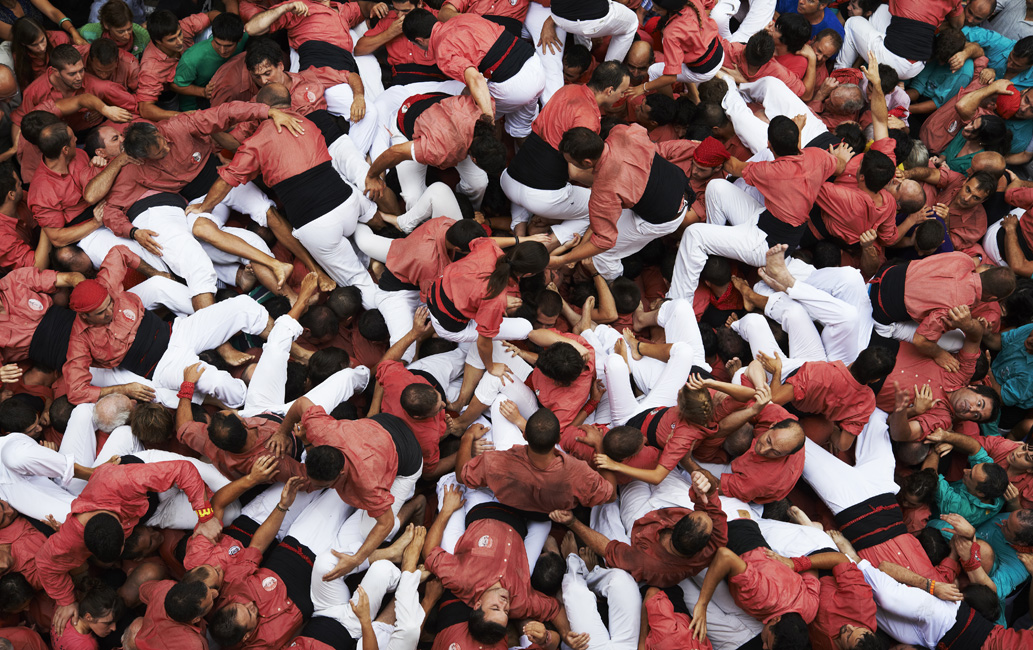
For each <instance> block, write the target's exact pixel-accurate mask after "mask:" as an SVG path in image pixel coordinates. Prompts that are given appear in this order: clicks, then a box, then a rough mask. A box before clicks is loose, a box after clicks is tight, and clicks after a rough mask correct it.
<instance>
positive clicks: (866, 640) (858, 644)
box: [851, 632, 886, 650]
mask: <svg viewBox="0 0 1033 650" xmlns="http://www.w3.org/2000/svg"><path fill="white" fill-rule="evenodd" d="M851 650H886V642H885V641H883V640H882V638H881V637H880V636H879V635H878V634H876V633H875V632H868V633H867V634H865V635H862V636H861V638H859V639H858V640H857V641H855V642H854V647H853V648H851Z"/></svg>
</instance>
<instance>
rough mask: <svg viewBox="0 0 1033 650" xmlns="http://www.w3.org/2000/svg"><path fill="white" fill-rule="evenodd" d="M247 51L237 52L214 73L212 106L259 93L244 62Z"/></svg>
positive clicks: (241, 4) (241, 7)
mask: <svg viewBox="0 0 1033 650" xmlns="http://www.w3.org/2000/svg"><path fill="white" fill-rule="evenodd" d="M240 11H241V18H242V19H243V20H248V19H247V18H244V14H243V11H244V2H241V3H240ZM245 56H247V52H241V53H240V54H235V55H233V56H232V57H230V58H229V59H227V61H226V63H223V64H222V65H221V66H219V69H218V70H216V71H215V74H214V75H212V80H211V81H210V82H209V83H210V84H211V85H212V87H213V88H214V89H215V90H214V91H212V97H211V99H210V100H209V101H210V102H211V105H212V108H215V107H216V106H221V105H222V104H225V103H226V102H236V101H247V100H249V99H251V98H252V97H254V96H255V95H257V94H258V90H259V89H258V86H256V85H255V81H254V79H252V78H251V73H250V72H248V69H247V66H246V65H245V64H244V57H245Z"/></svg>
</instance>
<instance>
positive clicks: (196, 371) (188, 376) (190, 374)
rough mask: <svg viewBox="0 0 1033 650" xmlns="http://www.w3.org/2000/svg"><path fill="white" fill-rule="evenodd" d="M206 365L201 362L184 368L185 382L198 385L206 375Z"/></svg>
mask: <svg viewBox="0 0 1033 650" xmlns="http://www.w3.org/2000/svg"><path fill="white" fill-rule="evenodd" d="M204 370H205V365H204V363H202V362H201V361H198V362H197V363H195V364H193V365H189V366H187V367H186V368H183V381H185V382H188V383H191V384H196V383H197V380H198V379H200V378H201V375H203V374H204Z"/></svg>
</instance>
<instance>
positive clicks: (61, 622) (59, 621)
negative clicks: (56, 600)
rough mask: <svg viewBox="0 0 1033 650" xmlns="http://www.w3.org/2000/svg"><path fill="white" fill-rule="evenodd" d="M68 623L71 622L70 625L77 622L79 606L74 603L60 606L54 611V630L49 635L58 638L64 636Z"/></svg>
mask: <svg viewBox="0 0 1033 650" xmlns="http://www.w3.org/2000/svg"><path fill="white" fill-rule="evenodd" d="M68 621H71V622H72V625H75V624H76V623H78V622H79V606H78V605H77V604H75V603H72V604H71V605H61V606H60V607H58V608H57V609H55V610H54V617H53V624H54V630H53V632H52V633H51V635H52V636H58V637H59V636H61V635H62V634H64V632H65V627H66V626H67V625H68Z"/></svg>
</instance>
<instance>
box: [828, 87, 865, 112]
mask: <svg viewBox="0 0 1033 650" xmlns="http://www.w3.org/2000/svg"><path fill="white" fill-rule="evenodd" d="M829 97H830V98H832V99H833V100H834V102H835V103H837V104H838V107H839V110H838V111H837V112H838V113H839V114H840V115H854V114H856V113H859V112H860V111H861V110H863V109H864V106H865V100H864V93H863V92H861V87H860V86H858V85H857V84H850V83H845V84H840V85H839V86H838V87H836V89H835V90H833V91H832V93H831V94H830V95H829Z"/></svg>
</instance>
